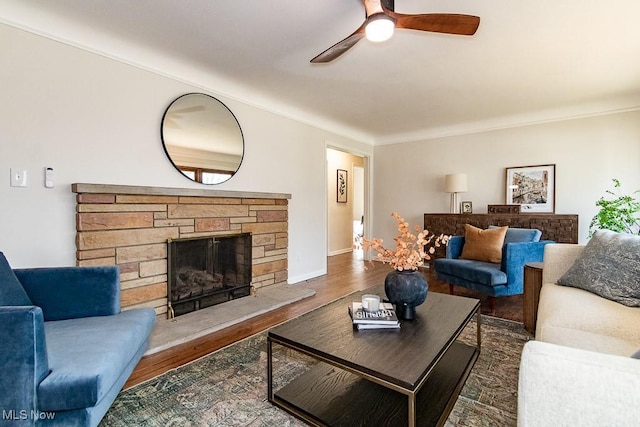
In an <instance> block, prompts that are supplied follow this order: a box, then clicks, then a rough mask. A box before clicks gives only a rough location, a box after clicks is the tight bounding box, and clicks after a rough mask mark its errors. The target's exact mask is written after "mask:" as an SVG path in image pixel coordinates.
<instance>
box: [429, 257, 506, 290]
mask: <svg viewBox="0 0 640 427" xmlns="http://www.w3.org/2000/svg"><path fill="white" fill-rule="evenodd" d="M434 267H435V269H436V271H437V272H438V273H439V274H440V273H443V274H447V275H450V276H455V277H458V278H460V279H463V280H467V281H469V282H475V283H481V284H483V285H486V286H498V285H504V284H506V283H507V275H506V273H505V272H504V271H501V270H500V264H499V263H498V264H494V263H491V262H484V261H475V260H470V259H449V258H438V259H436V260H435V261H434Z"/></svg>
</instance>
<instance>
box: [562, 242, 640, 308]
mask: <svg viewBox="0 0 640 427" xmlns="http://www.w3.org/2000/svg"><path fill="white" fill-rule="evenodd" d="M558 284H559V285H564V286H572V287H574V288H580V289H584V290H586V291H589V292H593V293H594V294H596V295H599V296H601V297H603V298H607V299H610V300H612V301H616V302H619V303H620V304H624V305H626V306H629V307H640V236H635V235H631V234H622V233H614V232H613V231H596V233H595V234H594V235H593V237H592V238H591V240H589V242H588V243H587V245H586V246H585V248H584V250H583V251H582V254H580V256H579V257H578V259H576V261H575V262H574V264H573V265H572V266H571V268H570V269H569V270H568V271H567V272H566V273H565V274H564V275H563V276H562V277H561V278H560V280H558Z"/></svg>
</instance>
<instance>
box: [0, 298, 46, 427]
mask: <svg viewBox="0 0 640 427" xmlns="http://www.w3.org/2000/svg"><path fill="white" fill-rule="evenodd" d="M0 325H2V327H1V328H0V342H1V343H2V345H1V346H0V390H2V391H1V392H0V409H2V410H3V411H6V412H9V411H11V410H13V411H14V413H16V414H21V413H27V414H31V411H32V410H34V411H35V410H36V409H37V399H36V390H37V387H38V384H40V381H42V380H43V379H44V378H45V377H46V376H47V375H48V374H49V363H48V359H47V346H46V341H45V337H44V317H43V315H42V310H41V309H40V308H39V307H34V306H1V307H0ZM22 411H25V412H22ZM16 425H20V424H16Z"/></svg>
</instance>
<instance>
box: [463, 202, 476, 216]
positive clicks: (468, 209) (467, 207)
mask: <svg viewBox="0 0 640 427" xmlns="http://www.w3.org/2000/svg"><path fill="white" fill-rule="evenodd" d="M460 212H462V213H463V214H470V213H473V203H471V202H462V209H460Z"/></svg>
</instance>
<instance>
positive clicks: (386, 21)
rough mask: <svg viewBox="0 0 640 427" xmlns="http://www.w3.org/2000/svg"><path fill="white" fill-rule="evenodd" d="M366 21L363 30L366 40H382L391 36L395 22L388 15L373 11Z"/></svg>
mask: <svg viewBox="0 0 640 427" xmlns="http://www.w3.org/2000/svg"><path fill="white" fill-rule="evenodd" d="M367 21H368V22H367V26H366V27H365V28H364V32H365V34H366V36H367V39H368V40H370V41H372V42H383V41H385V40H389V39H390V38H391V36H393V29H394V28H395V26H396V24H395V22H393V19H391V17H390V16H387V15H385V14H384V13H375V14H373V15H371V16H370V17H369V18H368V19H367Z"/></svg>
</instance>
